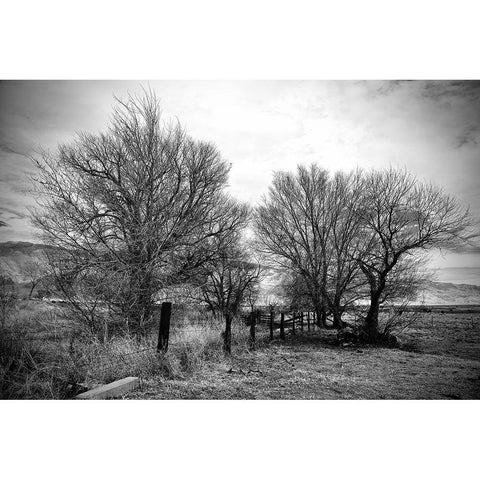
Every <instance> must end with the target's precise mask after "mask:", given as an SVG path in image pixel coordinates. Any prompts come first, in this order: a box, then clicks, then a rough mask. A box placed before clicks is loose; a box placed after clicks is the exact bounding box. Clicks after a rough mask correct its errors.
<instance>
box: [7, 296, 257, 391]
mask: <svg viewBox="0 0 480 480" xmlns="http://www.w3.org/2000/svg"><path fill="white" fill-rule="evenodd" d="M175 319H176V320H177V321H176V322H173V325H172V330H171V335H170V348H169V351H168V352H167V353H166V354H158V353H157V351H156V344H157V334H156V332H155V331H152V332H151V333H150V334H149V335H147V336H146V337H145V338H143V339H141V340H138V339H137V338H135V337H133V336H132V337H130V336H124V335H123V336H116V337H113V338H111V339H110V340H109V341H108V342H106V343H102V342H100V341H99V340H98V338H97V337H96V336H94V335H90V334H89V333H88V332H87V331H85V330H84V329H82V328H79V327H78V326H75V325H72V324H71V322H69V321H68V319H67V318H66V316H65V310H64V309H63V308H62V307H61V306H52V305H50V304H46V303H41V302H33V301H29V302H28V301H25V302H21V308H19V309H18V311H17V312H16V315H14V316H13V317H12V319H11V320H10V322H9V325H8V328H7V329H5V331H4V332H2V339H3V341H2V344H1V345H0V346H1V348H2V357H1V360H2V361H1V362H0V398H70V397H72V396H74V395H75V394H77V393H79V392H80V391H82V390H85V389H87V388H92V387H94V386H96V385H99V384H104V383H109V382H112V381H114V380H118V379H120V378H124V377H126V376H138V377H140V378H141V379H148V378H152V377H161V378H165V379H178V378H181V379H186V378H189V377H190V376H191V375H192V374H193V373H194V372H195V371H197V370H198V369H200V368H201V367H202V365H203V364H204V363H205V362H211V361H218V360H219V359H221V358H222V357H223V352H222V342H223V340H222V336H221V333H222V331H223V323H222V322H218V321H215V320H214V319H213V318H211V317H210V316H207V315H201V314H198V313H193V312H191V311H182V312H177V314H176V315H174V319H173V320H175ZM247 338H248V332H247V329H246V327H245V326H243V325H242V323H241V322H237V323H236V324H235V326H234V329H233V347H234V348H236V349H238V350H239V351H242V350H245V349H246V345H247Z"/></svg>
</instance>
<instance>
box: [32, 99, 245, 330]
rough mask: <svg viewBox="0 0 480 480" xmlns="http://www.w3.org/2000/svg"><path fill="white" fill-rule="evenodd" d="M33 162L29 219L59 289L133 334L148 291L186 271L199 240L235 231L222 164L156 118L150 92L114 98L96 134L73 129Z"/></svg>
mask: <svg viewBox="0 0 480 480" xmlns="http://www.w3.org/2000/svg"><path fill="white" fill-rule="evenodd" d="M34 161H35V164H36V166H37V168H38V174H37V176H36V177H35V178H34V181H35V185H36V190H37V192H38V195H39V200H38V203H39V208H37V209H36V210H34V211H33V212H32V218H33V222H34V224H35V226H36V227H38V228H39V229H40V230H41V231H42V236H43V240H44V242H45V243H47V244H48V245H52V246H55V247H57V249H56V251H55V254H54V255H51V256H50V259H51V260H52V261H53V263H54V264H53V270H55V278H56V279H57V283H59V284H60V289H61V290H62V291H63V292H64V294H66V297H67V299H68V301H69V302H70V303H71V305H72V307H73V308H74V310H75V311H77V312H78V313H79V315H80V316H81V317H82V318H90V320H91V321H92V322H94V323H95V321H96V318H98V317H99V316H102V315H103V317H104V318H110V317H111V316H112V315H116V316H120V317H122V318H124V319H126V321H127V325H128V326H129V328H131V329H132V330H134V331H142V329H143V327H144V326H145V325H146V324H147V323H148V321H149V319H150V317H151V315H152V307H153V304H154V301H155V295H156V293H157V292H158V291H159V290H160V289H161V288H162V287H164V286H166V285H169V284H171V283H175V282H179V281H180V279H184V278H187V277H188V276H189V275H193V274H194V271H195V269H197V268H198V266H199V265H201V264H202V263H203V262H204V261H206V260H207V259H208V258H209V255H210V254H211V252H209V251H208V248H207V247H208V244H209V243H208V240H209V239H210V238H212V237H215V236H216V235H220V234H223V233H225V232H228V231H229V230H231V229H234V228H235V215H233V220H232V215H231V213H232V211H234V210H235V209H236V206H235V204H234V202H232V200H231V199H230V198H229V197H228V196H227V195H226V193H225V192H224V187H225V186H226V182H227V178H228V172H229V166H228V165H227V164H226V162H225V161H224V160H223V159H222V158H221V156H220V153H219V152H218V150H217V149H216V147H215V146H214V145H213V144H212V143H208V142H202V141H196V140H194V139H192V138H190V137H189V136H188V135H187V134H186V133H185V131H184V130H183V129H182V127H181V126H180V125H179V124H174V125H170V124H166V123H164V122H163V121H162V117H161V111H160V106H159V102H158V100H157V99H156V97H155V95H154V94H152V93H151V92H147V93H145V94H144V95H143V96H142V97H129V98H128V99H127V100H126V101H122V100H118V99H117V106H116V107H115V109H114V112H113V115H112V118H111V123H110V125H109V128H108V130H107V131H106V132H105V133H101V134H98V135H93V134H88V133H82V134H80V135H78V137H77V138H76V140H75V141H73V142H72V143H70V144H66V145H60V146H59V147H58V151H57V152H55V153H54V154H51V153H49V152H42V154H41V158H36V159H34ZM220 207H222V208H220ZM82 294H84V295H85V296H86V297H88V300H85V301H80V298H81V297H82ZM102 312H103V313H102Z"/></svg>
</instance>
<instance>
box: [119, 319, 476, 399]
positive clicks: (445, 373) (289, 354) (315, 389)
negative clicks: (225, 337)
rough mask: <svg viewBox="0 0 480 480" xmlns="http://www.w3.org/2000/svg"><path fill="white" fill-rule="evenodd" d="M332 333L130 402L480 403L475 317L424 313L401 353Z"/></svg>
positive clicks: (159, 383) (275, 346)
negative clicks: (345, 342)
mask: <svg viewBox="0 0 480 480" xmlns="http://www.w3.org/2000/svg"><path fill="white" fill-rule="evenodd" d="M333 336H334V332H328V331H327V332H322V333H321V334H318V333H316V334H311V335H308V334H304V335H303V336H299V335H297V336H296V337H295V338H294V337H287V342H286V343H285V344H282V343H280V342H278V341H275V342H274V343H272V344H271V345H270V346H269V347H267V348H262V349H259V350H257V351H255V352H244V353H240V354H239V353H237V354H236V355H234V357H232V358H231V359H230V360H223V361H221V362H215V363H213V362H211V363H209V364H208V365H204V367H203V368H202V369H201V370H199V371H198V372H197V373H196V375H195V377H193V378H191V379H189V380H188V381H187V380H181V379H175V380H170V381H166V380H164V379H162V378H156V379H151V380H149V381H147V382H145V383H144V384H143V387H142V389H141V390H139V391H137V392H132V393H131V394H130V395H129V396H128V398H169V399H172V398H185V399H212V398H215V399H456V398H464V399H478V398H480V319H479V316H478V314H468V315H456V314H455V313H453V314H452V315H447V314H445V315H443V316H442V315H441V314H438V315H435V317H434V318H433V320H432V318H431V317H430V314H424V315H421V316H420V317H419V319H418V322H417V324H416V325H415V329H409V330H407V331H405V332H404V333H403V334H402V335H401V336H400V340H401V342H402V344H403V346H404V349H388V348H377V347H362V348H341V347H338V346H334V345H333V342H332V340H333V338H332V337H333ZM412 342H415V344H416V345H415V351H411V350H412V347H413V345H412ZM409 350H410V351H409Z"/></svg>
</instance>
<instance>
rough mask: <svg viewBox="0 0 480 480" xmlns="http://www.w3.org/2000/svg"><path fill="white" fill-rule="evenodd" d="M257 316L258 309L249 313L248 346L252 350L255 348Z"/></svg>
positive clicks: (258, 314)
mask: <svg viewBox="0 0 480 480" xmlns="http://www.w3.org/2000/svg"><path fill="white" fill-rule="evenodd" d="M257 317H260V311H259V310H257V311H256V312H251V313H250V348H251V349H252V350H255V324H256V323H257ZM259 320H260V318H259Z"/></svg>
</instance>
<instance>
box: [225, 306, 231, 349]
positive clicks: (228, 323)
mask: <svg viewBox="0 0 480 480" xmlns="http://www.w3.org/2000/svg"><path fill="white" fill-rule="evenodd" d="M223 351H224V352H225V355H231V353H232V316H231V314H230V312H227V313H226V314H225V332H224V339H223Z"/></svg>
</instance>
